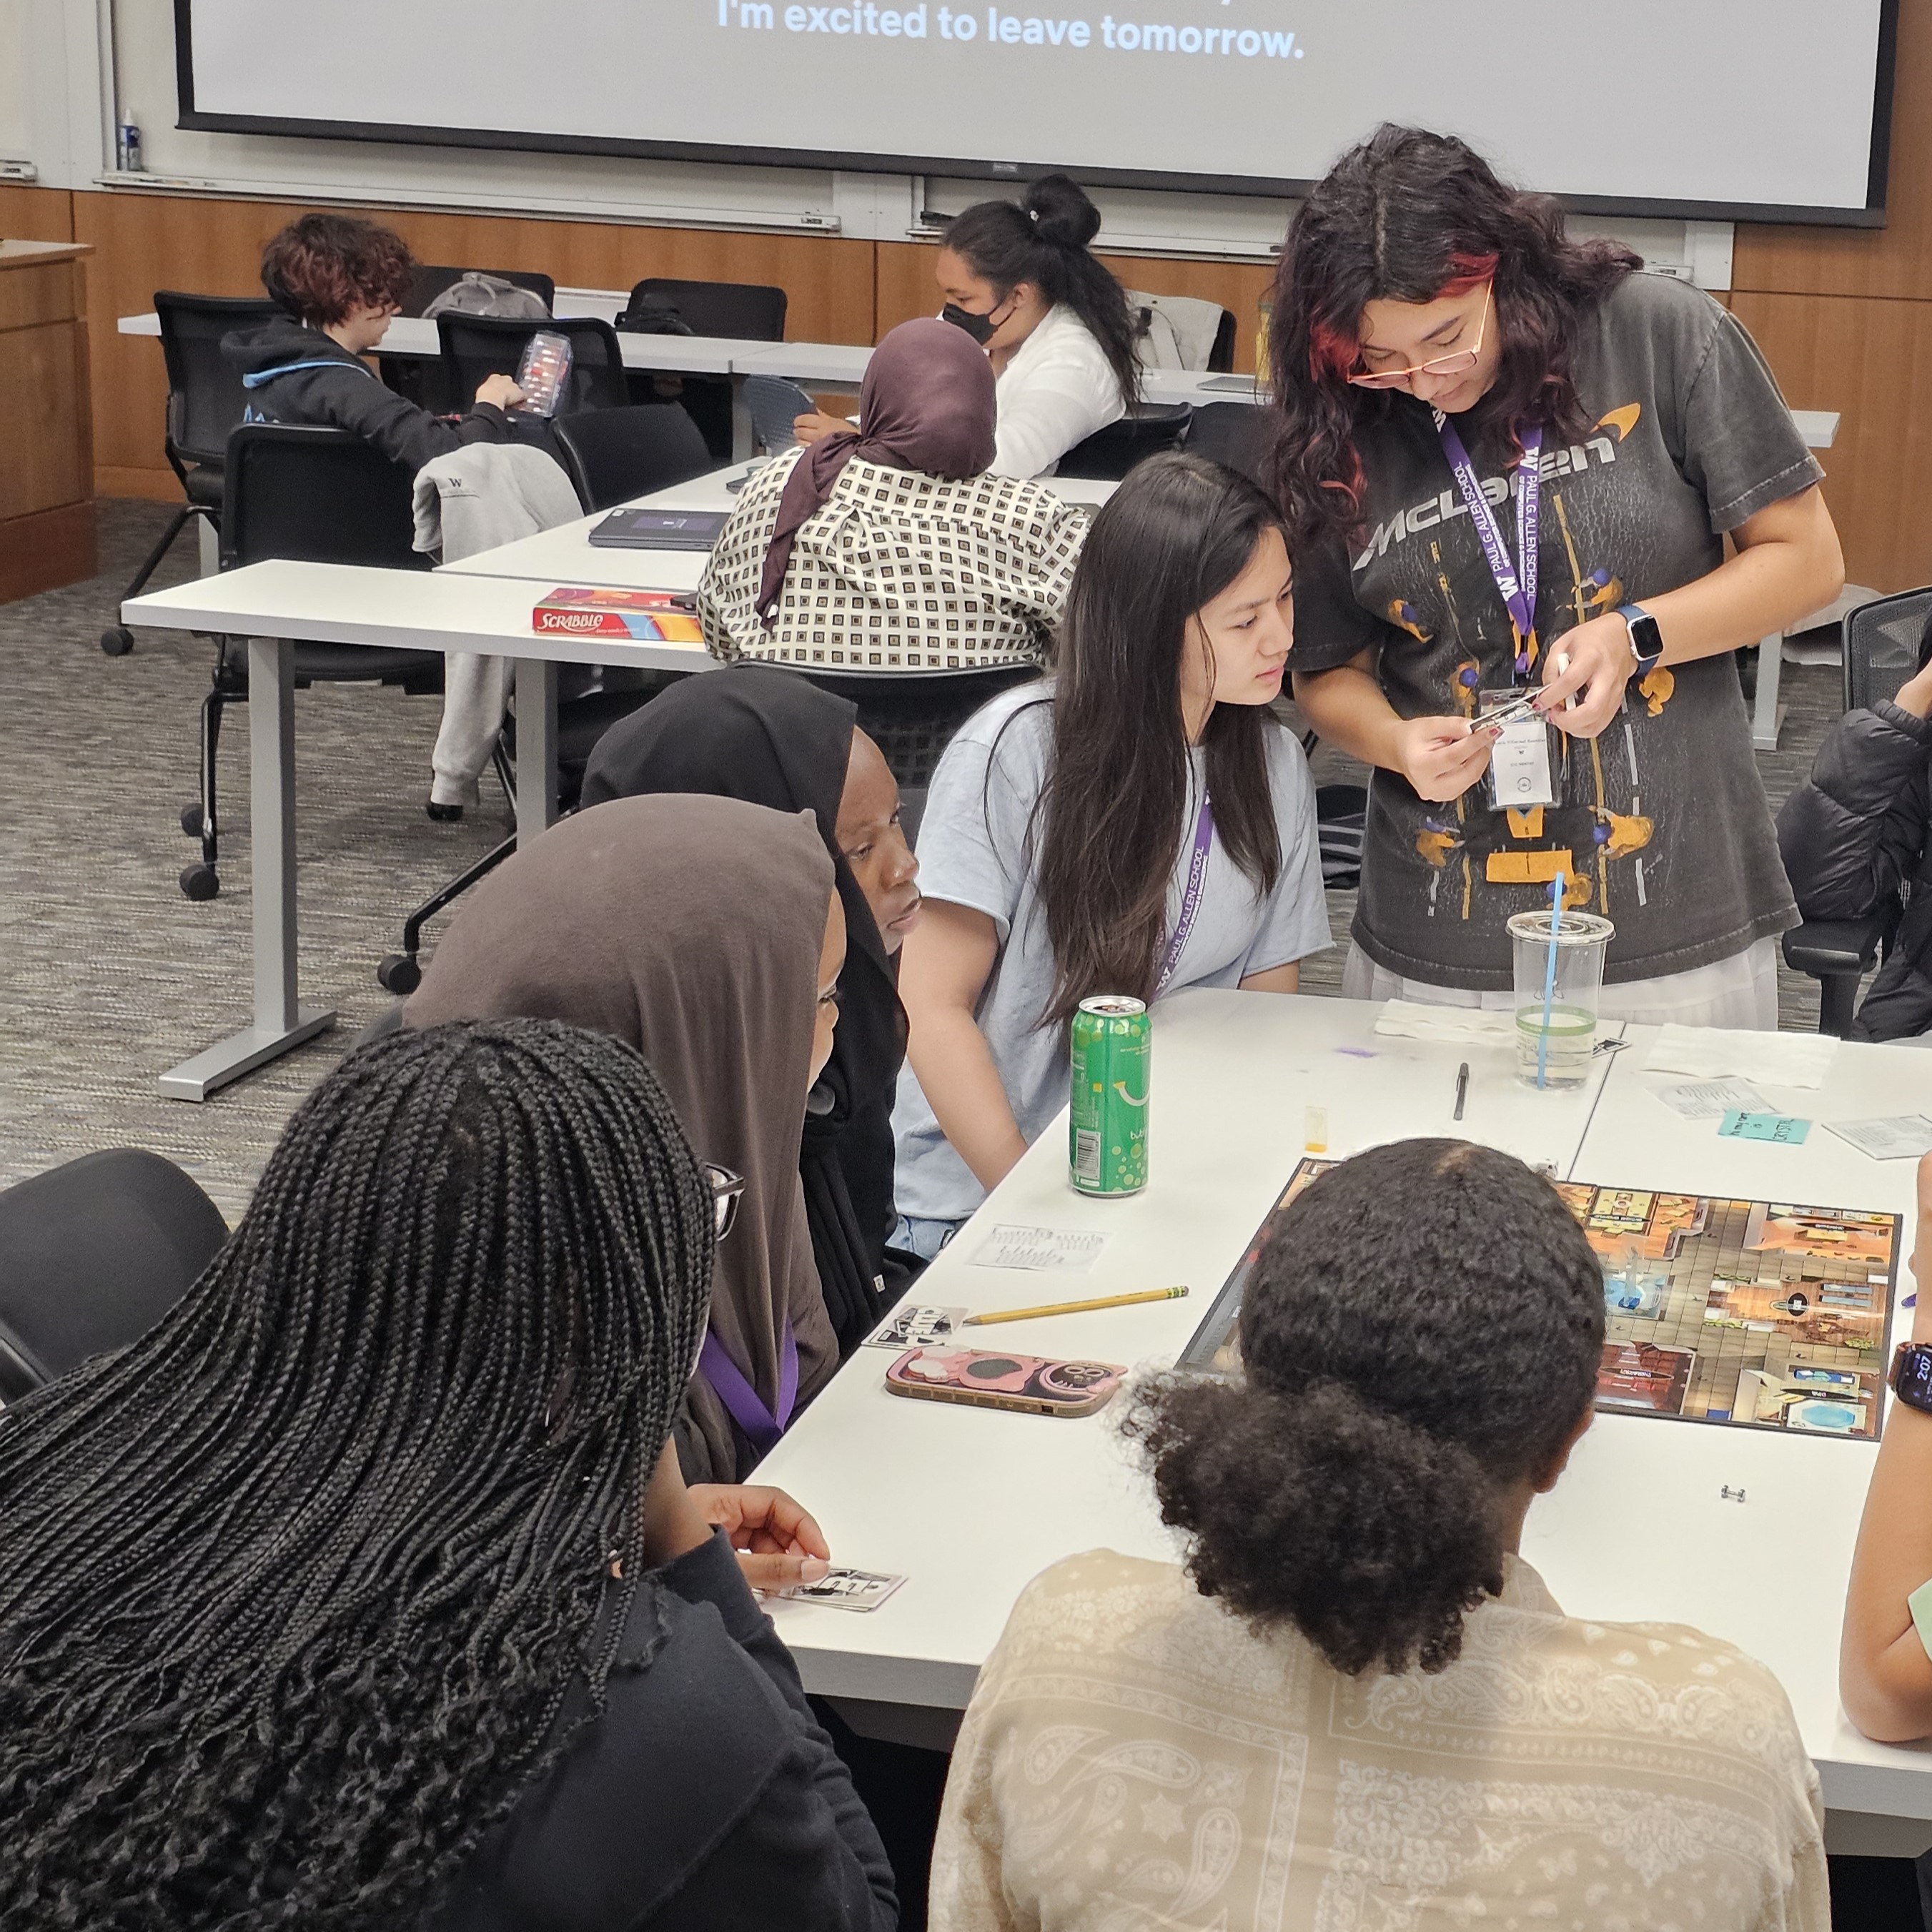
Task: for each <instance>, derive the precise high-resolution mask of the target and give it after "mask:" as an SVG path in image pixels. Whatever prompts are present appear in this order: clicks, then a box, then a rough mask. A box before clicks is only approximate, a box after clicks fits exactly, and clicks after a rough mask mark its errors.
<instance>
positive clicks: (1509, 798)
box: [1435, 410, 1556, 811]
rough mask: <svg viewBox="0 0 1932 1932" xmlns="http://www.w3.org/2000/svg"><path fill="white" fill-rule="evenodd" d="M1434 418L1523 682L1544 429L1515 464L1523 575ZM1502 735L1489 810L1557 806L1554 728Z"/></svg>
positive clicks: (1500, 697)
mask: <svg viewBox="0 0 1932 1932" xmlns="http://www.w3.org/2000/svg"><path fill="white" fill-rule="evenodd" d="M1435 417H1436V434H1437V435H1438V436H1439V437H1440V438H1441V439H1442V452H1443V454H1444V455H1445V456H1446V457H1448V459H1449V468H1450V471H1451V474H1452V475H1454V477H1455V478H1456V487H1457V491H1458V493H1460V495H1461V496H1462V499H1463V507H1464V508H1466V510H1467V511H1469V520H1470V522H1471V523H1472V524H1474V525H1475V531H1476V536H1477V538H1478V541H1480V542H1481V544H1482V547H1483V557H1484V562H1487V564H1488V565H1489V566H1490V575H1491V576H1492V577H1494V578H1495V580H1496V589H1497V592H1498V593H1499V595H1501V597H1502V600H1503V607H1504V608H1505V610H1508V613H1509V618H1510V628H1511V630H1512V631H1513V632H1514V634H1515V653H1514V671H1515V674H1516V676H1517V677H1518V678H1526V677H1528V676H1529V673H1530V670H1531V668H1532V666H1533V664H1535V658H1536V586H1537V573H1538V563H1539V559H1538V553H1537V541H1538V535H1539V532H1540V529H1541V514H1542V508H1543V475H1542V472H1541V469H1540V468H1539V466H1538V458H1540V457H1541V455H1542V453H1543V431H1542V429H1541V426H1538V427H1535V428H1531V429H1529V430H1527V431H1525V432H1524V434H1523V458H1522V460H1521V461H1520V463H1518V464H1517V491H1516V534H1517V555H1518V556H1520V557H1521V558H1522V559H1523V563H1522V566H1521V568H1520V570H1519V569H1518V568H1517V566H1516V565H1514V564H1513V563H1512V562H1511V560H1510V553H1509V548H1508V545H1507V544H1505V542H1504V541H1503V533H1502V526H1501V525H1500V524H1499V523H1498V522H1497V521H1496V512H1495V511H1494V510H1493V509H1492V508H1490V500H1489V499H1488V497H1487V496H1485V495H1484V493H1483V486H1482V483H1481V479H1480V478H1478V476H1477V475H1476V466H1475V464H1474V463H1472V462H1471V461H1470V460H1469V452H1468V450H1466V449H1465V448H1464V447H1463V439H1462V437H1460V435H1459V434H1457V430H1456V426H1455V425H1454V423H1452V422H1451V421H1450V420H1449V419H1448V416H1445V415H1444V413H1442V410H1436V411H1435ZM1521 697H1522V693H1521V692H1520V691H1514V690H1511V691H1481V692H1479V693H1478V698H1477V703H1478V709H1480V710H1482V711H1485V712H1487V711H1489V710H1491V709H1493V708H1495V707H1496V706H1499V705H1506V704H1508V703H1511V700H1517V703H1519V705H1520V700H1521ZM1487 788H1488V791H1489V799H1490V807H1491V808H1492V809H1493V810H1501V809H1502V808H1504V807H1505V806H1509V807H1511V808H1514V809H1517V810H1519V811H1523V810H1527V809H1528V808H1529V807H1531V806H1532V805H1554V804H1555V803H1556V776H1555V770H1554V766H1553V762H1552V760H1551V757H1550V726H1549V724H1547V723H1546V722H1545V721H1544V719H1543V718H1542V717H1541V715H1538V713H1536V712H1529V714H1528V715H1517V716H1515V717H1513V718H1508V719H1506V720H1505V721H1503V724H1502V736H1501V737H1499V739H1497V740H1496V749H1495V750H1494V751H1493V752H1491V753H1490V769H1489V775H1488V778H1487Z"/></svg>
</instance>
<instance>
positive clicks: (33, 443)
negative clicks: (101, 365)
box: [0, 271, 94, 519]
mask: <svg viewBox="0 0 1932 1932" xmlns="http://www.w3.org/2000/svg"><path fill="white" fill-rule="evenodd" d="M16 272H17V271H16ZM10 279H11V278H10V277H7V276H0V283H4V282H5V281H8V280H10ZM78 352H79V342H78V340H77V331H76V330H75V328H74V324H73V323H72V322H71V320H70V321H66V322H49V323H43V324H41V325H40V326H38V327H36V328H31V329H25V328H9V329H7V332H6V334H5V335H0V353H4V354H5V357H6V359H7V380H6V381H5V383H0V449H4V450H5V451H6V452H7V460H6V461H5V463H0V519H5V518H11V517H26V516H31V515H34V514H37V512H39V511H43V510H51V509H54V508H58V506H59V505H62V504H65V503H74V502H88V501H92V498H93V496H94V478H93V475H92V473H91V466H89V464H88V463H87V461H86V449H87V446H86V442H85V441H84V440H83V437H82V434H81V431H82V428H83V420H84V419H83V411H84V410H85V407H86V404H85V402H84V400H83V397H82V394H81V389H80V385H81V383H83V381H84V380H86V374H87V371H86V368H85V366H84V365H83V362H82V359H81V357H80V354H79V353H78Z"/></svg>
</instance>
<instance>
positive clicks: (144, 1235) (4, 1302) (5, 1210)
mask: <svg viewBox="0 0 1932 1932" xmlns="http://www.w3.org/2000/svg"><path fill="white" fill-rule="evenodd" d="M227 1238H228V1229H227V1226H226V1223H224V1222H223V1220H222V1218H221V1212H220V1209H219V1208H217V1207H216V1206H215V1205H214V1202H212V1201H211V1200H209V1199H208V1196H206V1195H205V1194H204V1193H202V1190H201V1189H200V1188H199V1187H197V1186H196V1184H195V1182H194V1181H193V1180H192V1179H191V1178H190V1177H189V1176H188V1175H186V1174H184V1173H183V1172H181V1169H179V1168H178V1167H177V1166H175V1164H174V1163H173V1162H172V1161H171V1160H163V1159H162V1157H160V1155H159V1154H148V1153H146V1152H145V1151H142V1149H140V1148H110V1149H108V1150H107V1151H105V1152H104V1153H101V1154H83V1155H82V1156H81V1157H80V1159H79V1160H71V1161H68V1162H66V1163H64V1164H63V1165H62V1166H59V1167H55V1168H50V1169H49V1170H48V1171H47V1172H46V1173H44V1174H37V1175H34V1177H33V1178H31V1180H28V1181H20V1182H19V1183H17V1184H16V1185H14V1186H13V1187H9V1188H7V1189H5V1190H0V1402H17V1401H18V1400H20V1398H21V1397H23V1396H24V1395H27V1394H31V1392H32V1391H34V1390H35V1389H37V1388H40V1387H42V1386H43V1385H44V1384H46V1383H48V1382H52V1381H53V1380H54V1379H55V1377H56V1376H64V1375H65V1374H66V1373H67V1372H68V1370H70V1369H73V1368H77V1367H79V1366H80V1364H81V1363H83V1362H84V1361H86V1360H87V1358H89V1356H90V1355H101V1354H103V1353H104V1352H106V1351H107V1350H108V1349H119V1348H124V1347H125V1346H127V1343H130V1342H134V1341H138V1340H139V1339H140V1338H141V1337H142V1335H144V1334H146V1333H147V1331H148V1330H149V1329H150V1328H152V1327H153V1326H154V1324H155V1323H156V1322H158V1321H159V1320H160V1319H161V1317H162V1316H163V1315H165V1314H166V1313H167V1312H168V1310H169V1309H171V1308H172V1307H173V1306H174V1305H175V1303H176V1302H178V1301H179V1300H180V1299H181V1297H182V1296H183V1295H185V1294H186V1293H187V1291H188V1289H190V1287H191V1286H193V1283H194V1281H195V1280H196V1277H198V1276H199V1274H201V1272H202V1270H203V1269H204V1268H206V1267H207V1266H208V1263H209V1262H211V1261H212V1260H214V1257H215V1256H216V1255H217V1253H219V1252H220V1248H221V1244H223V1242H224V1241H226V1240H227Z"/></svg>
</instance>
